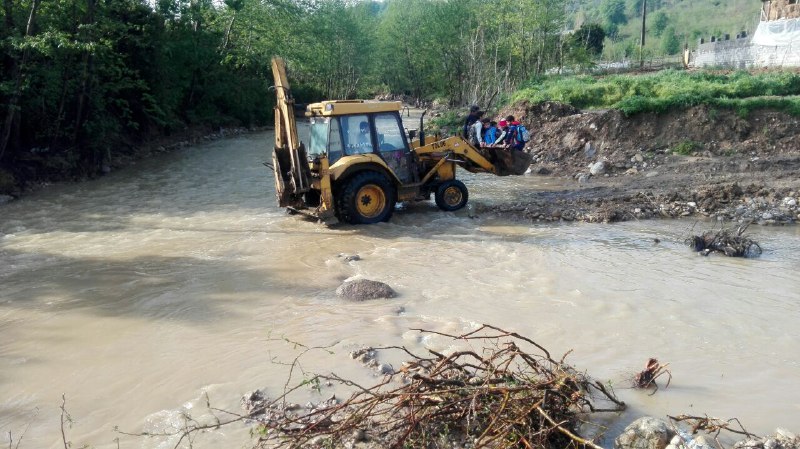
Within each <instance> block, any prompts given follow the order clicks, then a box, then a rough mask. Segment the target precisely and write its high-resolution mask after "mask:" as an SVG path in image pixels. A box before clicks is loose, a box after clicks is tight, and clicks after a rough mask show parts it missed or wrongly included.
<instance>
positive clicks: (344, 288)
mask: <svg viewBox="0 0 800 449" xmlns="http://www.w3.org/2000/svg"><path fill="white" fill-rule="evenodd" d="M336 295H337V296H339V297H340V298H345V299H351V300H353V301H366V300H368V299H381V298H394V297H395V296H397V293H396V292H395V291H394V290H393V289H392V287H389V286H388V285H387V284H384V283H383V282H378V281H372V280H369V279H355V280H352V281H345V282H344V283H343V284H342V285H340V286H339V288H337V289H336Z"/></svg>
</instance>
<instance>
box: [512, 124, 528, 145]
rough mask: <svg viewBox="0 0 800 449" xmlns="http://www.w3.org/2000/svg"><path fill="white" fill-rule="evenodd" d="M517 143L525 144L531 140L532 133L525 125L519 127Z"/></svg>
mask: <svg viewBox="0 0 800 449" xmlns="http://www.w3.org/2000/svg"><path fill="white" fill-rule="evenodd" d="M516 137H517V142H520V143H525V142H528V141H530V140H531V133H530V131H528V128H526V127H525V125H522V124H520V125H519V126H517V136H516Z"/></svg>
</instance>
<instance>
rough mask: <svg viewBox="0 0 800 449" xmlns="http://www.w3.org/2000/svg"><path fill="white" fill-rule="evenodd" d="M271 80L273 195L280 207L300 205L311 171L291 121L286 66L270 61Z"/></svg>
mask: <svg viewBox="0 0 800 449" xmlns="http://www.w3.org/2000/svg"><path fill="white" fill-rule="evenodd" d="M272 75H273V77H274V79H275V97H276V99H277V103H276V104H275V151H274V152H273V153H272V166H273V170H274V171H275V193H276V195H277V196H278V204H279V205H280V206H281V207H298V206H302V203H303V199H302V195H303V194H304V193H305V192H308V191H309V190H310V188H311V170H310V169H309V166H308V156H307V155H306V151H305V147H304V146H303V144H302V142H300V139H299V138H298V136H297V124H296V123H295V120H294V98H292V91H291V89H290V88H289V81H288V79H287V77H286V64H285V63H284V62H283V59H281V58H272Z"/></svg>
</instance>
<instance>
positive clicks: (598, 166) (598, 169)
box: [589, 161, 606, 176]
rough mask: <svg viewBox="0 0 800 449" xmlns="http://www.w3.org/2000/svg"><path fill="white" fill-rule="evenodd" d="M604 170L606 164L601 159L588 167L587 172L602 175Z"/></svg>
mask: <svg viewBox="0 0 800 449" xmlns="http://www.w3.org/2000/svg"><path fill="white" fill-rule="evenodd" d="M605 171H606V164H605V162H603V161H597V162H595V163H594V164H592V166H591V167H589V173H591V174H592V175H594V176H597V175H602V174H603V173H605Z"/></svg>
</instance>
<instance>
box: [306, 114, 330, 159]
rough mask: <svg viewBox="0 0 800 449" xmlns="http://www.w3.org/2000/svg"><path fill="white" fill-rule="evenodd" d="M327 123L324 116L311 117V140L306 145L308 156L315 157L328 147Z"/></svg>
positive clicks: (322, 153) (323, 152)
mask: <svg viewBox="0 0 800 449" xmlns="http://www.w3.org/2000/svg"><path fill="white" fill-rule="evenodd" d="M328 124H329V120H328V119H324V118H314V117H312V118H311V142H310V144H309V145H308V156H309V157H311V158H312V159H313V158H317V157H319V156H322V155H324V154H325V151H326V150H327V149H328V148H327V146H328Z"/></svg>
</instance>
